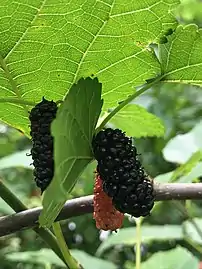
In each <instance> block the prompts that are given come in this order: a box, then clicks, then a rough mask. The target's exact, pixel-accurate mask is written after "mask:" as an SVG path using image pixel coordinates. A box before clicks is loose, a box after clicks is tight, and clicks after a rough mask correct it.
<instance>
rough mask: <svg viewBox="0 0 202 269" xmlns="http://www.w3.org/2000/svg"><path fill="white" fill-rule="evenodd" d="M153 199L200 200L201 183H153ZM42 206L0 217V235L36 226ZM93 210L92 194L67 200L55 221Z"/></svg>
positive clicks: (201, 194)
mask: <svg viewBox="0 0 202 269" xmlns="http://www.w3.org/2000/svg"><path fill="white" fill-rule="evenodd" d="M154 190H155V200H156V201H165V200H189V199H194V200H197V199H199V200H200V199H201V200H202V184H201V183H167V184H159V183H154ZM41 210H42V208H41V207H38V208H34V209H29V210H26V211H23V212H20V213H17V214H13V215H10V216H4V217H1V218H0V236H4V235H8V234H11V233H14V232H17V231H20V230H23V229H28V228H33V227H37V226H38V217H39V215H40V213H41ZM92 212H93V195H88V196H84V197H80V198H75V199H72V200H69V201H67V202H66V203H65V205H64V207H63V209H62V211H61V212H60V214H59V216H58V217H57V219H56V221H59V220H64V219H68V218H71V217H75V216H80V215H84V214H87V213H92Z"/></svg>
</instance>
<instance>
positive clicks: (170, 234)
mask: <svg viewBox="0 0 202 269" xmlns="http://www.w3.org/2000/svg"><path fill="white" fill-rule="evenodd" d="M159 231H161V232H159ZM141 236H142V238H141V239H142V242H150V241H153V240H159V241H164V240H171V239H174V240H175V239H182V238H183V232H182V228H181V226H179V225H164V226H158V225H155V226H146V225H144V226H142V228H141ZM135 243H136V229H135V228H132V227H130V228H123V229H121V230H120V231H119V232H118V234H112V235H110V236H109V237H108V238H107V239H106V240H105V241H104V242H103V243H102V244H101V245H100V246H99V248H98V250H97V254H98V255H101V254H102V253H103V252H104V251H105V250H106V249H108V248H110V247H113V246H115V245H118V244H124V245H134V244H135Z"/></svg>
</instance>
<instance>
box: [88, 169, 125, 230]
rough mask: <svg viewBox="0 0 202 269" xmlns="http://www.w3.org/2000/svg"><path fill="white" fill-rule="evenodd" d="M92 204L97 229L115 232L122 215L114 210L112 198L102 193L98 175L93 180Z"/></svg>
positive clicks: (120, 224)
mask: <svg viewBox="0 0 202 269" xmlns="http://www.w3.org/2000/svg"><path fill="white" fill-rule="evenodd" d="M93 204H94V212H93V218H94V219H95V221H96V227H97V228H98V229H102V230H105V231H108V230H111V231H116V230H117V229H119V228H121V226H122V223H123V219H124V214H123V213H121V212H119V211H118V210H116V209H115V207H114V206H113V204H112V198H110V197H109V196H108V195H107V194H106V193H105V192H104V191H103V189H102V179H101V177H100V175H99V174H98V173H96V178H95V186H94V198H93Z"/></svg>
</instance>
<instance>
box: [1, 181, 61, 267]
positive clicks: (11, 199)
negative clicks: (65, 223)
mask: <svg viewBox="0 0 202 269" xmlns="http://www.w3.org/2000/svg"><path fill="white" fill-rule="evenodd" d="M0 197H1V198H2V199H3V200H4V201H5V202H6V203H7V204H8V205H9V206H10V207H11V208H12V209H13V210H14V211H15V212H21V211H24V210H27V207H26V206H25V205H24V204H23V203H22V202H21V201H20V200H19V199H18V198H17V197H16V196H15V195H14V194H13V193H12V192H11V191H10V190H9V189H8V188H7V187H6V186H5V185H4V183H3V182H2V180H0ZM33 230H34V231H35V232H36V233H37V234H38V235H39V236H40V237H41V238H42V239H43V240H44V241H45V242H46V243H47V244H48V245H49V247H50V248H51V249H52V250H53V251H54V252H55V253H56V254H57V255H58V257H59V258H60V259H61V260H63V262H64V263H65V264H66V262H65V259H64V257H63V255H62V252H61V250H60V248H59V247H58V244H57V240H56V238H55V236H54V235H53V234H52V233H51V231H50V230H49V229H46V228H45V229H44V228H38V227H36V228H34V229H33Z"/></svg>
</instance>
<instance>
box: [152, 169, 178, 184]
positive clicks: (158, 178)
mask: <svg viewBox="0 0 202 269" xmlns="http://www.w3.org/2000/svg"><path fill="white" fill-rule="evenodd" d="M173 173H174V171H172V172H168V173H164V174H160V175H158V176H156V177H155V178H154V181H155V182H158V183H168V182H170V180H171V178H172V175H173Z"/></svg>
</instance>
